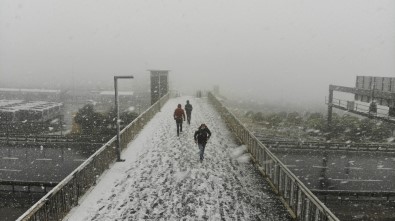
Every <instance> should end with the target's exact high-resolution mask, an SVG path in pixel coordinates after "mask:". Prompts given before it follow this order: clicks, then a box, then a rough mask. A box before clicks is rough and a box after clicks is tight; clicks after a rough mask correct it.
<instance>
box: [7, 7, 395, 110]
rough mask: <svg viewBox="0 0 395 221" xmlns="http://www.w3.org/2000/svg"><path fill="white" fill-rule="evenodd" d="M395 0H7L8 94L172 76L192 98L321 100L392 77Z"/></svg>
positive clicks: (174, 84)
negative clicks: (210, 93) (365, 78)
mask: <svg viewBox="0 0 395 221" xmlns="http://www.w3.org/2000/svg"><path fill="white" fill-rule="evenodd" d="M394 40H395V1H393V0H376V1H371V0H332V1H317V0H299V1H294V0H282V1H267V0H266V1H264V0H256V1H255V0H249V1H229V0H201V1H187V0H185V1H183V0H177V1H176V0H166V1H164V0H163V1H158V0H144V1H130V0H119V1H104V0H85V1H79V0H67V1H66V0H63V1H61V0H35V1H28V0H2V1H0V87H49V88H59V87H65V86H66V85H74V86H75V85H77V87H81V86H83V85H90V86H92V87H95V86H97V87H99V86H100V87H101V86H103V87H111V86H112V84H113V78H112V77H113V76H114V75H130V74H133V75H134V76H135V79H134V80H133V81H134V82H135V83H134V84H136V82H140V81H143V82H148V76H149V72H148V71H147V70H148V69H166V70H171V71H170V80H171V87H172V88H174V89H177V90H180V91H182V92H185V93H192V92H194V91H195V90H196V89H212V87H213V86H214V85H219V86H220V90H221V92H223V93H224V94H226V95H229V96H235V95H236V94H240V96H241V97H251V98H257V99H261V100H269V101H273V100H277V99H281V100H293V101H300V102H321V103H323V101H324V97H325V96H327V91H328V85H329V84H338V85H344V86H354V85H355V79H356V76H357V75H369V76H382V77H394V76H395V64H394V61H395V41H394Z"/></svg>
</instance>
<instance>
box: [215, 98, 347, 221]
mask: <svg viewBox="0 0 395 221" xmlns="http://www.w3.org/2000/svg"><path fill="white" fill-rule="evenodd" d="M208 97H209V100H210V101H211V103H212V105H213V106H214V107H215V108H216V109H217V111H218V112H219V113H220V115H221V116H222V118H223V120H224V121H225V123H226V125H227V126H228V128H229V129H230V130H231V131H232V132H233V133H234V134H235V135H236V136H237V137H238V138H239V139H240V140H241V142H243V143H244V144H246V146H247V149H248V151H249V152H250V154H251V156H252V158H253V161H254V163H255V164H256V165H257V166H258V169H259V170H260V171H261V173H262V174H263V175H264V176H265V177H266V179H267V180H268V182H269V184H270V185H271V186H272V188H273V189H274V191H275V192H276V194H277V195H278V196H279V197H280V199H281V201H282V202H283V204H284V205H285V206H286V207H287V209H288V211H289V212H290V214H291V216H292V217H293V218H294V219H296V220H314V221H321V220H323V221H327V220H329V221H332V220H339V219H338V218H337V217H336V216H335V215H334V214H333V213H332V212H331V211H330V210H329V209H328V208H327V207H326V206H325V205H324V204H323V203H322V202H321V201H320V200H319V199H318V198H317V197H316V196H315V195H314V194H313V193H312V192H311V191H310V190H309V189H308V188H307V187H306V186H305V185H304V184H303V183H302V182H301V181H300V180H299V179H298V178H297V177H296V176H295V175H294V174H293V173H292V172H291V171H290V170H289V169H288V168H287V167H286V166H285V165H284V164H283V163H282V162H281V161H280V160H279V159H278V158H277V157H276V156H275V155H273V153H272V152H270V150H269V149H268V148H267V147H266V146H265V145H264V144H262V143H261V142H260V141H259V140H258V139H257V138H256V137H255V136H254V134H253V133H251V132H250V131H249V130H248V129H247V128H246V127H245V126H243V124H242V123H241V122H240V121H239V120H238V119H237V118H236V117H235V116H234V115H233V114H232V113H231V112H229V111H228V109H227V108H226V107H225V106H224V105H222V103H221V102H220V101H219V100H218V99H217V98H216V97H215V96H214V95H213V94H211V93H209V95H208Z"/></svg>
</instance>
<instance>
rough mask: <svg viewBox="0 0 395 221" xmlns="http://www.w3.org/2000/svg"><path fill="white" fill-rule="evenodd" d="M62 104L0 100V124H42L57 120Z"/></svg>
mask: <svg viewBox="0 0 395 221" xmlns="http://www.w3.org/2000/svg"><path fill="white" fill-rule="evenodd" d="M62 107H63V104H62V103H56V102H47V101H23V100H0V122H24V121H29V122H43V121H48V120H52V119H54V118H57V117H58V116H59V115H60V113H61V109H62Z"/></svg>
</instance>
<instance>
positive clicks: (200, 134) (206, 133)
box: [193, 124, 211, 162]
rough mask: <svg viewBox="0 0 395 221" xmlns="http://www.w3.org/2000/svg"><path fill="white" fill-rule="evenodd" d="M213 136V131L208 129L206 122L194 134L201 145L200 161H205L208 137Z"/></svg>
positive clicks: (196, 141) (199, 145)
mask: <svg viewBox="0 0 395 221" xmlns="http://www.w3.org/2000/svg"><path fill="white" fill-rule="evenodd" d="M210 137H211V131H210V130H209V129H208V127H207V126H206V124H201V125H200V126H199V128H198V130H197V131H195V134H194V135H193V138H194V140H195V143H197V144H198V147H199V150H200V152H199V155H200V162H203V159H204V149H205V148H206V144H207V141H208V139H210Z"/></svg>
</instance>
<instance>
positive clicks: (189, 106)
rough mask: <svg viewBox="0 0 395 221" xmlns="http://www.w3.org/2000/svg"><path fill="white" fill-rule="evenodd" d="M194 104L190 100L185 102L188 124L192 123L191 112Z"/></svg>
mask: <svg viewBox="0 0 395 221" xmlns="http://www.w3.org/2000/svg"><path fill="white" fill-rule="evenodd" d="M192 109H193V108H192V105H191V104H190V103H189V100H187V104H185V112H186V113H187V122H188V124H191V114H192Z"/></svg>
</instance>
